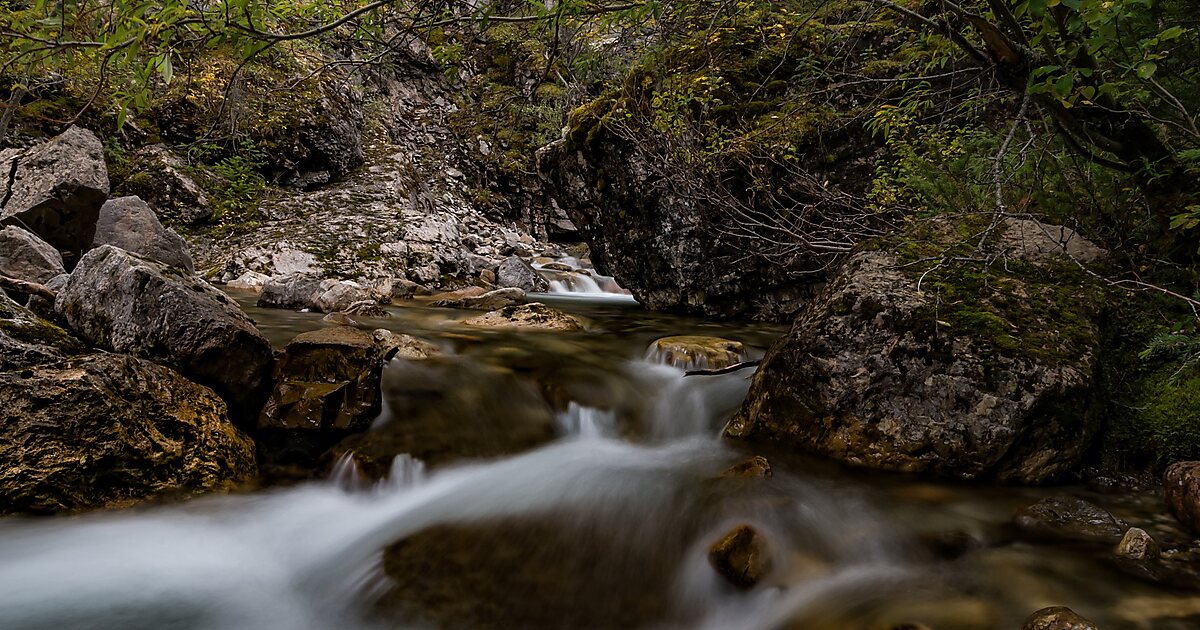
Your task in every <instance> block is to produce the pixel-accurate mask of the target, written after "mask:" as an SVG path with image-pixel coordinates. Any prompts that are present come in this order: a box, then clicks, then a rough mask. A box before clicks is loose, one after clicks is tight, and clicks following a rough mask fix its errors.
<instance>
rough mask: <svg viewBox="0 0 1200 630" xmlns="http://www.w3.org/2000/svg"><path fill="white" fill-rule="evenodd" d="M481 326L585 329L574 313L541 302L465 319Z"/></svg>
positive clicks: (471, 323) (559, 329)
mask: <svg viewBox="0 0 1200 630" xmlns="http://www.w3.org/2000/svg"><path fill="white" fill-rule="evenodd" d="M463 323H464V324H466V325H468V326H477V327H480V328H519V329H528V330H557V331H575V330H583V323H582V322H581V321H579V318H577V317H575V316H574V315H568V314H567V313H564V312H562V311H560V310H557V309H554V308H550V307H549V306H546V305H545V304H542V303H541V302H532V303H530V304H522V305H519V306H508V307H505V308H502V309H500V310H498V311H492V312H490V313H487V314H485V315H480V316H478V317H472V318H470V319H468V320H465V321H463Z"/></svg>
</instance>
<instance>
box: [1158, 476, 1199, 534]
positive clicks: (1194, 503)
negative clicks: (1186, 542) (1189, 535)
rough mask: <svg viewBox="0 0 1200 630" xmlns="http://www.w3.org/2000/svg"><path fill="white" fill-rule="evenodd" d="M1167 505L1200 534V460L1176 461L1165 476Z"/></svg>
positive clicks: (1188, 526)
mask: <svg viewBox="0 0 1200 630" xmlns="http://www.w3.org/2000/svg"><path fill="white" fill-rule="evenodd" d="M1163 487H1164V490H1165V491H1166V496H1167V507H1168V508H1169V509H1170V510H1171V513H1172V514H1174V515H1175V518H1177V519H1179V522H1180V523H1183V524H1184V526H1186V527H1187V528H1188V529H1190V530H1192V532H1193V533H1196V534H1200V462H1176V463H1174V464H1171V466H1170V467H1168V468H1167V472H1166V475H1164V477H1163Z"/></svg>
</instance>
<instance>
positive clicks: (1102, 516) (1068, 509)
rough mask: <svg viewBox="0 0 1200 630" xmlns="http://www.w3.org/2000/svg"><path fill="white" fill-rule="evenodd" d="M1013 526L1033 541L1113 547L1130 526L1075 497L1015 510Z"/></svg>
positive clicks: (1054, 498) (1043, 502)
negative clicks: (1035, 539)
mask: <svg viewBox="0 0 1200 630" xmlns="http://www.w3.org/2000/svg"><path fill="white" fill-rule="evenodd" d="M1013 524H1015V525H1016V526H1017V528H1018V529H1019V530H1021V531H1022V532H1024V533H1025V534H1027V535H1030V536H1033V537H1035V538H1046V539H1052V540H1068V541H1077V542H1091V543H1103V544H1109V545H1113V544H1116V543H1117V542H1119V541H1120V540H1121V538H1122V537H1123V536H1124V535H1125V532H1126V531H1127V530H1128V529H1129V524H1128V523H1126V522H1125V521H1122V520H1121V519H1119V518H1117V517H1115V516H1113V515H1112V514H1109V513H1108V511H1106V510H1104V509H1103V508H1101V507H1099V506H1096V505H1093V504H1091V503H1088V502H1087V501H1084V500H1083V499H1078V498H1075V497H1049V498H1046V499H1042V500H1041V501H1038V502H1037V503H1034V504H1033V505H1028V506H1025V507H1023V508H1021V509H1019V510H1017V513H1016V515H1014V516H1013Z"/></svg>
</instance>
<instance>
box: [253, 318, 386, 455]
mask: <svg viewBox="0 0 1200 630" xmlns="http://www.w3.org/2000/svg"><path fill="white" fill-rule="evenodd" d="M383 359H384V355H383V352H382V351H381V349H380V348H379V346H377V345H376V343H375V341H374V339H372V337H371V335H370V334H368V333H366V332H363V331H361V330H359V329H357V328H351V327H348V326H339V327H335V328H322V329H320V330H314V331H312V332H307V333H303V334H301V335H299V336H297V337H296V338H295V339H293V340H292V341H291V342H290V343H288V345H287V347H286V348H284V350H283V353H282V354H281V355H280V356H279V358H278V359H277V360H276V362H275V374H274V380H275V390H274V391H273V392H272V393H271V397H270V399H269V400H268V401H267V404H266V406H264V407H263V410H262V414H261V415H260V416H259V420H258V426H259V428H264V429H289V430H319V429H324V430H337V431H344V432H354V431H361V430H363V429H365V428H367V426H369V425H370V424H371V419H372V418H374V417H375V416H376V415H378V414H379V410H380V404H381V400H382V399H381V397H380V390H379V376H380V373H381V372H382V371H383Z"/></svg>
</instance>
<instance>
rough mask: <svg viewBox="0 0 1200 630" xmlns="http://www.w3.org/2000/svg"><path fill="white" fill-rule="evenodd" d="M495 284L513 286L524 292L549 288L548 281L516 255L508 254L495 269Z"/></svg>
mask: <svg viewBox="0 0 1200 630" xmlns="http://www.w3.org/2000/svg"><path fill="white" fill-rule="evenodd" d="M496 285H497V286H499V287H503V288H509V287H515V288H518V289H521V290H522V291H525V292H526V293H538V292H545V291H548V290H550V283H549V282H547V281H546V279H545V278H543V277H541V276H540V275H538V272H537V271H534V269H533V267H530V266H529V263H527V262H525V261H524V260H521V258H520V257H518V256H509V257H508V258H506V259H504V262H502V263H500V267H499V268H497V269H496Z"/></svg>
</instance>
